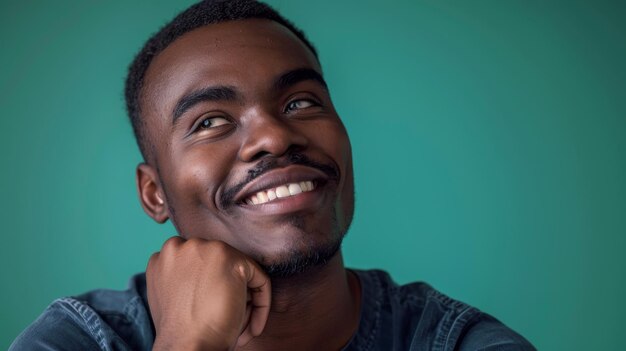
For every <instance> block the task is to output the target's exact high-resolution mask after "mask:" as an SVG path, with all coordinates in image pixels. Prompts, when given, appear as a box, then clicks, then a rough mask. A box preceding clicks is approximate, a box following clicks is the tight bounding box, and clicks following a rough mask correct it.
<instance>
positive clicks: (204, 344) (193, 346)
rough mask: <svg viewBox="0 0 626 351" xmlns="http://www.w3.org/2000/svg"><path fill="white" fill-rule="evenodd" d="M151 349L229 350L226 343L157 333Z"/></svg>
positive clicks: (163, 350)
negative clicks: (219, 343)
mask: <svg viewBox="0 0 626 351" xmlns="http://www.w3.org/2000/svg"><path fill="white" fill-rule="evenodd" d="M152 350H153V351H229V350H231V348H230V347H229V346H228V345H218V344H217V343H215V342H209V341H207V340H202V339H187V338H182V337H173V338H172V337H165V336H159V335H157V337H156V339H155V340H154V345H153V346H152Z"/></svg>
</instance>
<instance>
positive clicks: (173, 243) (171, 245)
mask: <svg viewBox="0 0 626 351" xmlns="http://www.w3.org/2000/svg"><path fill="white" fill-rule="evenodd" d="M181 240H182V239H181V238H180V237H178V236H173V237H171V238H169V239H167V240H165V242H164V243H163V247H162V249H161V250H162V251H166V250H167V251H169V250H173V249H175V248H177V247H178V246H180V244H181Z"/></svg>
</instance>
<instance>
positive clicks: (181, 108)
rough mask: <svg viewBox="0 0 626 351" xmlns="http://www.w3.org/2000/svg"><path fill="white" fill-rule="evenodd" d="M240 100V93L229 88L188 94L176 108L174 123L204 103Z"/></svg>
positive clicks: (206, 89) (203, 90) (204, 89)
mask: <svg viewBox="0 0 626 351" xmlns="http://www.w3.org/2000/svg"><path fill="white" fill-rule="evenodd" d="M238 98H239V93H237V91H236V90H235V89H234V88H232V87H228V86H212V87H207V88H203V89H200V90H195V91H192V92H190V93H189V94H186V95H185V96H183V97H182V98H180V100H178V102H177V103H176V106H175V107H174V113H173V118H172V122H173V123H174V124H176V120H178V118H179V117H180V116H182V115H183V114H184V113H185V112H187V110H189V109H190V108H192V107H193V106H195V105H197V104H199V103H201V102H203V101H235V100H237V99H238Z"/></svg>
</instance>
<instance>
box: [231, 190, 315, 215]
mask: <svg viewBox="0 0 626 351" xmlns="http://www.w3.org/2000/svg"><path fill="white" fill-rule="evenodd" d="M322 188H323V185H320V186H318V187H316V188H315V189H313V190H311V191H304V192H301V193H300V194H297V195H291V196H287V197H282V198H277V199H275V200H272V201H269V202H266V203H264V204H257V205H248V204H242V205H240V206H241V207H242V208H243V209H245V210H246V211H250V212H251V213H256V214H261V215H281V214H288V213H294V212H299V211H306V210H314V209H317V208H319V207H320V206H321V204H322V201H323V191H322Z"/></svg>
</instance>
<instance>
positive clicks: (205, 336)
mask: <svg viewBox="0 0 626 351" xmlns="http://www.w3.org/2000/svg"><path fill="white" fill-rule="evenodd" d="M146 281H147V288H148V304H149V306H150V312H151V314H152V318H153V320H154V326H155V328H156V340H155V343H154V350H165V349H167V350H231V349H233V348H235V347H236V346H242V345H245V344H246V343H247V342H248V341H250V340H251V339H252V338H253V337H255V336H259V335H260V334H261V332H262V331H263V328H264V327H265V322H266V321H267V317H268V314H269V310H270V303H271V291H270V289H271V287H270V280H269V278H268V277H267V275H266V274H265V273H264V272H263V271H262V270H261V268H260V267H259V266H258V264H257V263H256V262H254V261H253V260H252V259H250V258H249V257H247V256H246V255H244V254H243V253H241V252H239V251H237V250H236V249H234V248H232V247H231V246H229V245H227V244H225V243H224V242H221V241H207V240H203V239H196V238H193V239H189V240H184V239H182V238H180V237H172V238H170V239H168V240H167V241H166V242H165V244H163V247H162V249H161V251H160V252H157V253H155V254H153V255H152V257H150V261H149V262H148V268H147V269H146Z"/></svg>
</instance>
